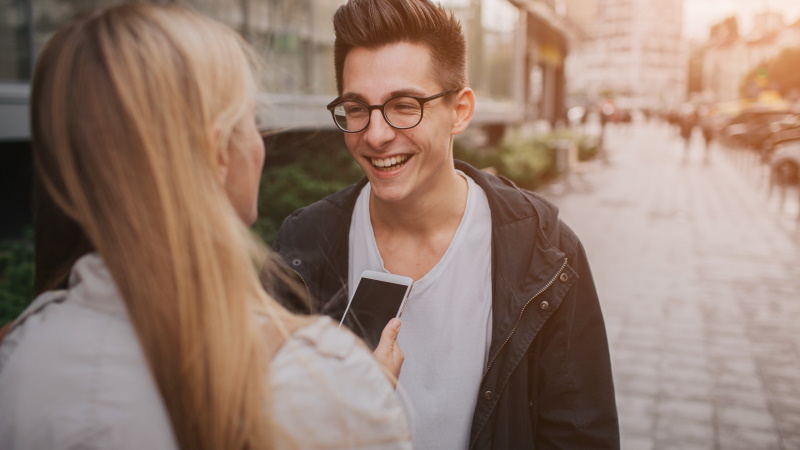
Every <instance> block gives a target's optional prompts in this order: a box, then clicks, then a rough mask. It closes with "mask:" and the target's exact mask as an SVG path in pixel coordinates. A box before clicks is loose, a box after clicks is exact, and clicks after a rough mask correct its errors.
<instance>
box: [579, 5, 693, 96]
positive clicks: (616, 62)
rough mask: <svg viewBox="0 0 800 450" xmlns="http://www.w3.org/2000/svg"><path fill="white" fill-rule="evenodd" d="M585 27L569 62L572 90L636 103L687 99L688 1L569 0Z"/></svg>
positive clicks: (587, 94) (581, 25)
mask: <svg viewBox="0 0 800 450" xmlns="http://www.w3.org/2000/svg"><path fill="white" fill-rule="evenodd" d="M566 2H567V14H568V15H569V17H570V19H571V20H572V22H573V23H575V24H576V25H578V26H579V27H580V28H581V29H582V32H583V38H581V39H580V40H579V41H578V42H577V43H576V45H575V46H574V48H573V51H572V52H571V55H570V58H569V61H568V62H567V80H568V85H569V90H570V94H572V95H574V96H575V98H576V99H578V100H583V101H598V100H601V99H605V98H612V99H614V100H615V101H616V102H617V104H619V105H622V106H624V107H630V108H660V107H665V106H669V105H670V104H672V103H676V102H679V101H681V100H683V98H684V97H685V92H686V83H687V63H686V51H685V44H684V40H683V37H682V32H683V0H566Z"/></svg>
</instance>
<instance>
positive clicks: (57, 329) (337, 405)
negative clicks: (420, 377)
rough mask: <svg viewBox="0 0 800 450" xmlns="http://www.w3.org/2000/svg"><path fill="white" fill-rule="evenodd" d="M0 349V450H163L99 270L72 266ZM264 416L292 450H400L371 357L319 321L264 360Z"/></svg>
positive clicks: (115, 302) (142, 369)
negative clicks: (268, 394) (268, 362)
mask: <svg viewBox="0 0 800 450" xmlns="http://www.w3.org/2000/svg"><path fill="white" fill-rule="evenodd" d="M21 317H22V318H24V320H23V321H22V322H21V323H19V324H18V325H16V326H15V328H14V329H13V330H12V331H11V333H9V335H8V336H6V338H5V340H4V341H3V344H2V346H0V448H2V449H4V450H14V449H26V450H28V449H69V448H98V449H100V448H102V449H137V450H138V449H174V448H177V443H176V441H175V438H174V436H173V434H172V430H171V428H170V425H169V418H168V415H167V412H166V409H165V408H164V405H163V403H162V401H161V398H160V396H159V394H158V391H157V389H156V386H155V383H154V381H153V379H152V377H151V375H150V372H149V371H148V369H147V364H146V361H145V358H144V354H143V353H142V350H141V348H140V346H139V343H138V341H137V338H136V335H135V332H134V329H133V327H132V325H131V322H130V320H129V319H128V315H127V312H126V310H125V306H124V303H123V301H122V299H121V297H120V295H119V294H118V292H117V290H116V287H115V285H114V283H113V281H112V278H111V276H110V274H109V272H108V270H107V269H106V267H105V265H104V264H103V261H102V260H101V259H100V257H99V256H97V255H94V254H93V255H87V256H85V257H83V258H81V259H80V260H79V261H78V262H77V263H76V264H75V267H74V268H73V271H72V274H71V276H70V287H69V290H67V291H56V292H48V293H45V294H43V295H41V296H40V297H39V298H37V299H36V300H35V301H34V302H33V303H32V304H31V306H30V307H29V308H28V309H27V310H26V312H25V313H23V315H22V316H21ZM270 385H271V388H272V399H271V404H270V408H271V412H272V417H273V418H274V419H275V420H276V421H277V422H278V425H279V426H280V427H281V428H283V429H284V430H285V431H286V432H287V437H285V438H279V439H282V440H279V442H278V445H277V448H289V447H293V446H294V445H292V444H291V441H292V440H294V441H295V442H296V443H297V444H298V445H299V446H300V447H301V448H319V447H325V448H381V449H384V448H385V449H389V448H392V449H394V448H411V444H410V442H411V439H410V433H409V427H408V421H407V418H406V415H405V413H404V410H403V408H402V407H401V405H400V402H399V401H398V399H397V396H396V394H395V392H394V391H393V390H392V387H391V385H390V384H389V382H388V381H387V380H386V378H385V377H384V375H383V373H382V372H381V370H380V368H379V367H378V365H377V363H376V362H375V360H374V359H373V358H372V355H370V354H369V352H368V351H367V350H366V349H365V348H364V347H363V346H362V345H359V343H358V342H357V340H356V339H355V337H354V336H353V335H352V334H350V333H349V332H345V331H342V330H338V329H337V328H336V326H335V325H334V324H333V323H332V322H331V321H330V320H329V319H325V318H320V319H319V320H317V321H315V322H313V323H312V324H311V325H308V326H305V327H303V328H300V329H299V330H297V331H296V332H295V333H294V334H293V335H292V336H291V337H290V339H289V340H288V341H287V342H286V344H285V345H284V346H283V347H282V348H281V350H279V351H278V353H277V354H276V355H275V357H274V359H273V360H272V366H271V372H270Z"/></svg>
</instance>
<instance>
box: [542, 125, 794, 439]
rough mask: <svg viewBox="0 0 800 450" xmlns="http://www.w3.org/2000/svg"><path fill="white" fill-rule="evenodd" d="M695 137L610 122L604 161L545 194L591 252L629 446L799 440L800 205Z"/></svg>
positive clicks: (735, 157) (743, 162) (759, 173)
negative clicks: (707, 152)
mask: <svg viewBox="0 0 800 450" xmlns="http://www.w3.org/2000/svg"><path fill="white" fill-rule="evenodd" d="M695 138H696V139H695V141H694V142H693V144H692V146H691V147H690V148H691V154H690V158H689V160H688V161H682V157H683V147H682V143H681V141H680V140H679V139H678V138H677V136H676V135H675V133H674V132H672V131H671V130H669V129H668V128H667V127H666V126H662V125H653V124H639V125H633V126H629V127H617V128H610V129H609V130H608V133H607V139H606V146H607V148H609V164H608V165H605V164H602V163H599V162H598V163H594V162H593V163H590V164H589V165H584V166H582V167H581V168H580V171H579V172H578V174H577V175H572V176H570V177H569V178H568V183H562V184H560V185H555V187H554V188H553V189H550V190H549V192H545V193H544V194H545V195H546V196H547V197H549V198H550V199H551V200H553V201H555V202H556V203H557V204H558V205H559V207H560V208H561V214H562V217H563V218H564V220H565V221H566V222H567V223H568V224H569V225H570V226H572V228H573V229H575V231H576V232H577V233H578V235H579V236H580V237H581V238H582V240H583V242H584V244H585V246H586V249H587V252H588V253H589V259H590V261H591V264H592V270H593V271H594V276H595V281H596V283H597V287H598V291H599V293H600V297H601V302H602V306H603V311H604V314H605V318H606V325H607V328H608V337H609V341H610V346H611V356H612V362H613V367H614V380H615V383H616V391H617V404H618V408H619V414H620V427H621V432H622V445H623V449H632V450H639V449H644V450H646V449H658V450H662V449H684V450H686V449H747V450H751V449H800V226H799V225H798V221H797V219H796V213H797V211H796V210H797V201H796V200H795V201H794V203H792V201H791V198H790V200H789V201H788V202H787V204H785V205H783V209H782V210H781V208H780V206H781V205H779V204H778V201H777V200H776V198H777V195H775V194H774V193H773V195H772V197H768V196H767V189H766V187H767V184H766V176H765V172H764V171H763V170H761V169H758V168H754V167H755V166H753V165H750V164H749V162H750V161H749V160H748V158H747V157H746V156H745V155H742V154H739V153H736V152H733V151H727V150H723V149H720V148H714V149H713V150H712V153H711V160H710V162H709V163H704V161H703V148H702V142H701V139H700V137H699V136H695ZM795 194H796V193H795ZM789 197H791V195H790V196H789Z"/></svg>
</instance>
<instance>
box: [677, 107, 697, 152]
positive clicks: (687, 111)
mask: <svg viewBox="0 0 800 450" xmlns="http://www.w3.org/2000/svg"><path fill="white" fill-rule="evenodd" d="M678 126H679V127H680V135H681V139H683V160H684V162H686V161H689V150H690V148H691V143H692V134H693V133H694V128H695V127H696V126H697V112H696V111H695V110H694V108H691V106H690V105H686V106H685V107H684V109H683V111H681V115H680V118H679V121H678Z"/></svg>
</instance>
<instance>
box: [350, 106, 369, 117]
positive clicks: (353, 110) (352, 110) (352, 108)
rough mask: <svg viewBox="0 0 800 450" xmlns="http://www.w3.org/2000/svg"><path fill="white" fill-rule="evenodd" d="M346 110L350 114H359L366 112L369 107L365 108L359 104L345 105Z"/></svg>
mask: <svg viewBox="0 0 800 450" xmlns="http://www.w3.org/2000/svg"><path fill="white" fill-rule="evenodd" d="M344 111H345V113H346V114H347V115H348V116H357V115H361V114H366V113H367V108H365V107H364V105H359V104H355V105H345V108H344Z"/></svg>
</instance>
